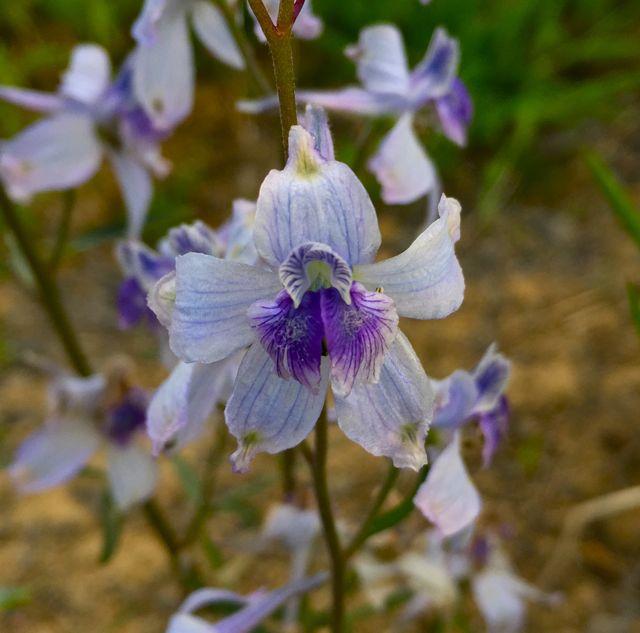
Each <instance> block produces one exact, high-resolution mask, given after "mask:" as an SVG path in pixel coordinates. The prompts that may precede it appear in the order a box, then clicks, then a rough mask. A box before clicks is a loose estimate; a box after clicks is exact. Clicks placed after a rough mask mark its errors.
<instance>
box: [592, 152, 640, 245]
mask: <svg viewBox="0 0 640 633" xmlns="http://www.w3.org/2000/svg"><path fill="white" fill-rule="evenodd" d="M587 163H588V165H589V168H590V169H591V174H592V176H593V179H594V180H595V182H596V184H597V185H598V186H599V187H600V190H601V191H602V193H603V194H604V196H605V198H606V199H607V202H608V203H609V206H610V207H611V209H612V211H613V212H614V213H615V215H616V216H617V218H618V220H620V223H621V224H622V226H623V227H624V230H625V231H626V232H627V233H628V234H629V235H630V237H631V238H632V239H633V240H634V242H635V243H636V244H637V245H638V248H640V211H639V210H638V209H637V208H636V207H635V206H634V204H633V203H632V202H631V200H630V198H629V196H628V195H627V192H626V191H625V189H624V187H623V185H622V184H621V183H620V181H619V180H618V178H617V177H616V176H615V175H614V173H613V172H612V171H611V169H610V168H609V167H608V166H607V165H606V164H605V162H604V161H603V160H602V159H601V158H600V157H599V156H597V155H595V154H590V155H589V156H587Z"/></svg>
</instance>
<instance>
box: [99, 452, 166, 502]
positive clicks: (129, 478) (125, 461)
mask: <svg viewBox="0 0 640 633" xmlns="http://www.w3.org/2000/svg"><path fill="white" fill-rule="evenodd" d="M107 474H108V476H109V484H110V485H111V492H112V494H113V498H114V500H115V502H116V505H117V506H118V508H120V509H121V510H126V509H127V508H128V507H129V506H131V505H133V504H134V503H138V502H140V501H144V500H145V499H148V498H149V497H150V496H151V495H152V494H153V490H154V488H155V487H156V480H157V476H158V473H157V466H156V463H155V461H154V460H153V458H152V457H151V455H149V454H148V453H147V452H145V451H144V450H143V449H142V448H141V447H140V446H136V445H135V444H130V445H129V446H126V447H121V446H116V445H111V446H109V451H108V453H107Z"/></svg>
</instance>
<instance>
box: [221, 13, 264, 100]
mask: <svg viewBox="0 0 640 633" xmlns="http://www.w3.org/2000/svg"><path fill="white" fill-rule="evenodd" d="M214 2H215V4H216V6H217V7H218V9H220V12H221V13H222V15H223V16H224V19H225V22H226V23H227V26H228V27H229V30H230V31H231V34H232V35H233V39H234V40H235V41H236V44H237V45H238V48H239V49H240V54H241V55H242V58H243V59H244V63H245V66H246V68H247V72H248V73H249V77H250V78H251V81H252V82H253V84H254V86H255V88H256V90H257V91H258V92H259V93H261V94H263V95H268V94H271V92H272V88H271V84H270V83H269V80H268V79H267V78H266V76H265V74H264V73H263V72H262V68H260V64H258V60H257V59H256V57H255V55H254V52H253V47H252V46H251V43H250V42H249V40H248V39H247V36H246V35H245V33H244V31H243V30H242V28H241V27H240V26H239V25H238V23H237V22H236V16H235V14H234V10H233V7H232V6H231V5H230V4H229V3H228V2H227V0H214Z"/></svg>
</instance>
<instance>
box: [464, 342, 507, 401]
mask: <svg viewBox="0 0 640 633" xmlns="http://www.w3.org/2000/svg"><path fill="white" fill-rule="evenodd" d="M510 377H511V361H510V360H509V359H508V358H506V357H505V356H503V355H502V354H500V353H498V352H497V351H496V345H495V343H494V344H492V345H490V346H489V348H488V349H487V351H486V352H485V353H484V356H483V357H482V359H481V360H480V362H479V363H478V366H477V367H476V368H475V369H474V370H473V378H474V379H475V381H476V385H477V387H478V400H477V402H476V403H475V406H474V409H473V412H474V413H485V412H487V411H491V410H492V409H493V408H494V407H496V406H497V405H498V402H499V400H500V397H501V396H502V394H503V393H504V391H505V389H506V388H507V384H508V382H509V378H510Z"/></svg>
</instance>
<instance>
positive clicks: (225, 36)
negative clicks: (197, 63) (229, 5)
mask: <svg viewBox="0 0 640 633" xmlns="http://www.w3.org/2000/svg"><path fill="white" fill-rule="evenodd" d="M191 18H192V22H193V28H194V30H195V32H196V33H197V35H198V37H199V38H200V41H201V42H202V43H203V44H204V45H205V46H206V47H207V48H208V49H209V51H210V52H211V54H212V55H214V56H215V57H217V58H218V59H219V60H220V61H221V62H224V63H225V64H228V65H229V66H232V67H233V68H237V69H239V70H242V69H243V68H244V59H243V57H242V54H241V53H240V49H239V48H238V45H237V44H236V41H235V39H234V37H233V35H232V34H231V32H230V31H229V27H228V26H227V23H226V21H225V18H224V15H222V11H220V9H218V7H216V6H214V5H213V4H211V2H208V1H206V0H198V1H197V2H195V3H194V5H193V8H192V9H191Z"/></svg>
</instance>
